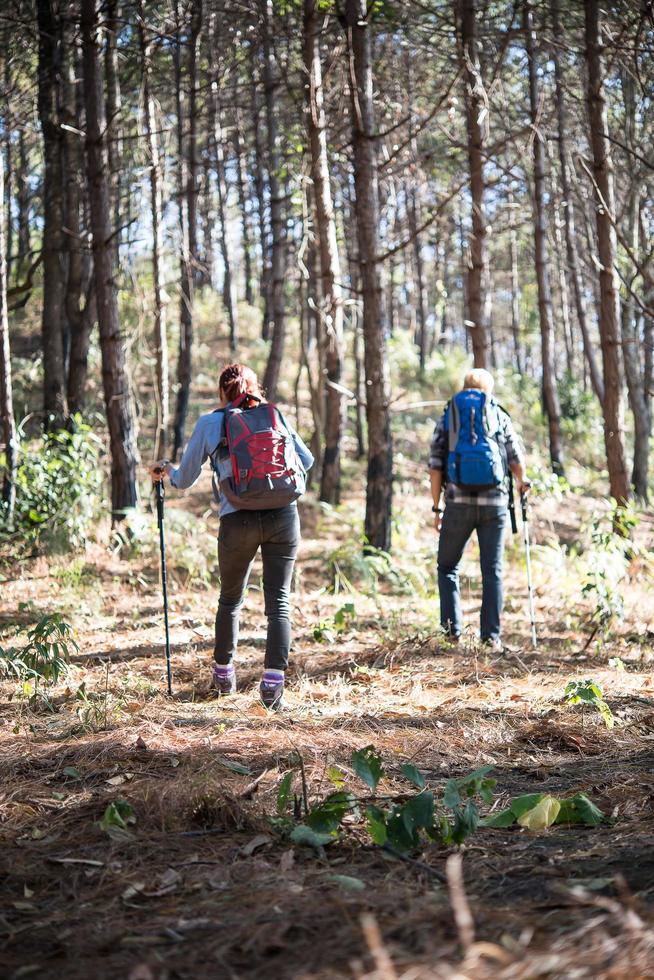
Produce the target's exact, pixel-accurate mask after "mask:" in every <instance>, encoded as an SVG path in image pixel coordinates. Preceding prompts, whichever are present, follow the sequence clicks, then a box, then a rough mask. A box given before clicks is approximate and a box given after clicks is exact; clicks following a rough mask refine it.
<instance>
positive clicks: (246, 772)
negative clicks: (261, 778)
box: [214, 755, 252, 776]
mask: <svg viewBox="0 0 654 980" xmlns="http://www.w3.org/2000/svg"><path fill="white" fill-rule="evenodd" d="M214 758H215V760H216V762H217V763H218V765H219V766H224V767H225V769H230V770H231V771H232V772H237V773H238V774H239V776H251V775H252V770H251V769H250V768H249V767H248V766H244V765H243V764H242V763H241V762H234V760H233V759H225V758H224V757H223V756H220V755H217V756H215V757H214Z"/></svg>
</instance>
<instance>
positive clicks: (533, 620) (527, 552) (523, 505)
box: [520, 493, 538, 650]
mask: <svg viewBox="0 0 654 980" xmlns="http://www.w3.org/2000/svg"><path fill="white" fill-rule="evenodd" d="M520 508H521V510H522V535H523V538H524V542H525V555H526V557H527V591H528V593H529V619H530V622H531V643H532V646H533V648H534V650H535V649H536V647H537V646H538V641H537V639H536V617H535V615H534V590H533V586H532V581H531V548H530V545H529V521H528V519H527V495H526V494H524V493H521V494H520Z"/></svg>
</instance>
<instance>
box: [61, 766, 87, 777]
mask: <svg viewBox="0 0 654 980" xmlns="http://www.w3.org/2000/svg"><path fill="white" fill-rule="evenodd" d="M62 773H63V775H64V776H68V778H69V779H81V778H82V774H81V772H80V771H79V769H76V768H75V766H65V767H64V769H62Z"/></svg>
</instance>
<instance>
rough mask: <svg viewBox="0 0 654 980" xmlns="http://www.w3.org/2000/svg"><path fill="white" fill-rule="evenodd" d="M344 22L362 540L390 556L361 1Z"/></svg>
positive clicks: (369, 95) (381, 328) (371, 134)
mask: <svg viewBox="0 0 654 980" xmlns="http://www.w3.org/2000/svg"><path fill="white" fill-rule="evenodd" d="M345 18H346V25H347V32H348V45H347V53H348V58H349V86H350V97H351V119H352V140H353V151H354V187H355V210H356V219H357V233H358V241H359V263H360V266H361V285H362V292H363V337H364V366H365V375H366V418H367V422H368V476H367V485H366V518H365V535H366V539H367V541H368V542H369V544H371V545H372V546H373V547H375V548H383V549H384V550H386V551H388V550H389V549H390V544H391V506H392V489H393V482H392V480H393V451H392V439H391V420H390V410H389V401H390V380H389V371H388V359H387V356H386V337H385V323H384V312H383V304H382V295H381V282H380V277H379V269H378V266H377V256H378V229H379V189H378V183H377V155H376V154H377V141H376V132H375V119H374V107H373V78H372V51H371V47H372V45H371V38H370V25H369V23H368V20H367V8H366V2H365V0H347V2H346V6H345Z"/></svg>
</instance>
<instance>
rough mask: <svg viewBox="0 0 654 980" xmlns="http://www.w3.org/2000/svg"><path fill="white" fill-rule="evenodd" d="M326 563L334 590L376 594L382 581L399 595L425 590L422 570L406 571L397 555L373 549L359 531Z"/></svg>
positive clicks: (339, 547)
mask: <svg viewBox="0 0 654 980" xmlns="http://www.w3.org/2000/svg"><path fill="white" fill-rule="evenodd" d="M327 563H328V567H329V574H330V576H331V577H332V578H333V583H334V584H333V591H334V592H335V593H339V592H342V591H345V592H350V593H354V592H357V591H360V592H362V593H363V594H364V595H371V596H377V595H378V593H379V587H380V584H381V583H382V582H383V583H386V584H387V585H388V586H389V587H390V589H391V591H392V592H394V593H399V594H400V595H415V594H416V592H418V593H420V592H423V591H424V587H425V580H424V579H421V578H420V574H419V569H414V570H411V571H405V570H404V569H403V568H402V567H401V566H400V564H399V562H398V559H397V558H395V557H394V556H392V555H390V554H389V553H388V552H387V551H383V550H382V549H381V548H373V547H372V545H370V544H368V543H367V541H366V539H365V537H363V536H362V535H358V534H356V533H354V534H353V536H352V537H348V538H346V540H345V541H343V543H342V544H340V545H339V546H338V547H337V548H335V549H334V550H333V551H332V552H331V553H330V554H329V555H328V556H327Z"/></svg>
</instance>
